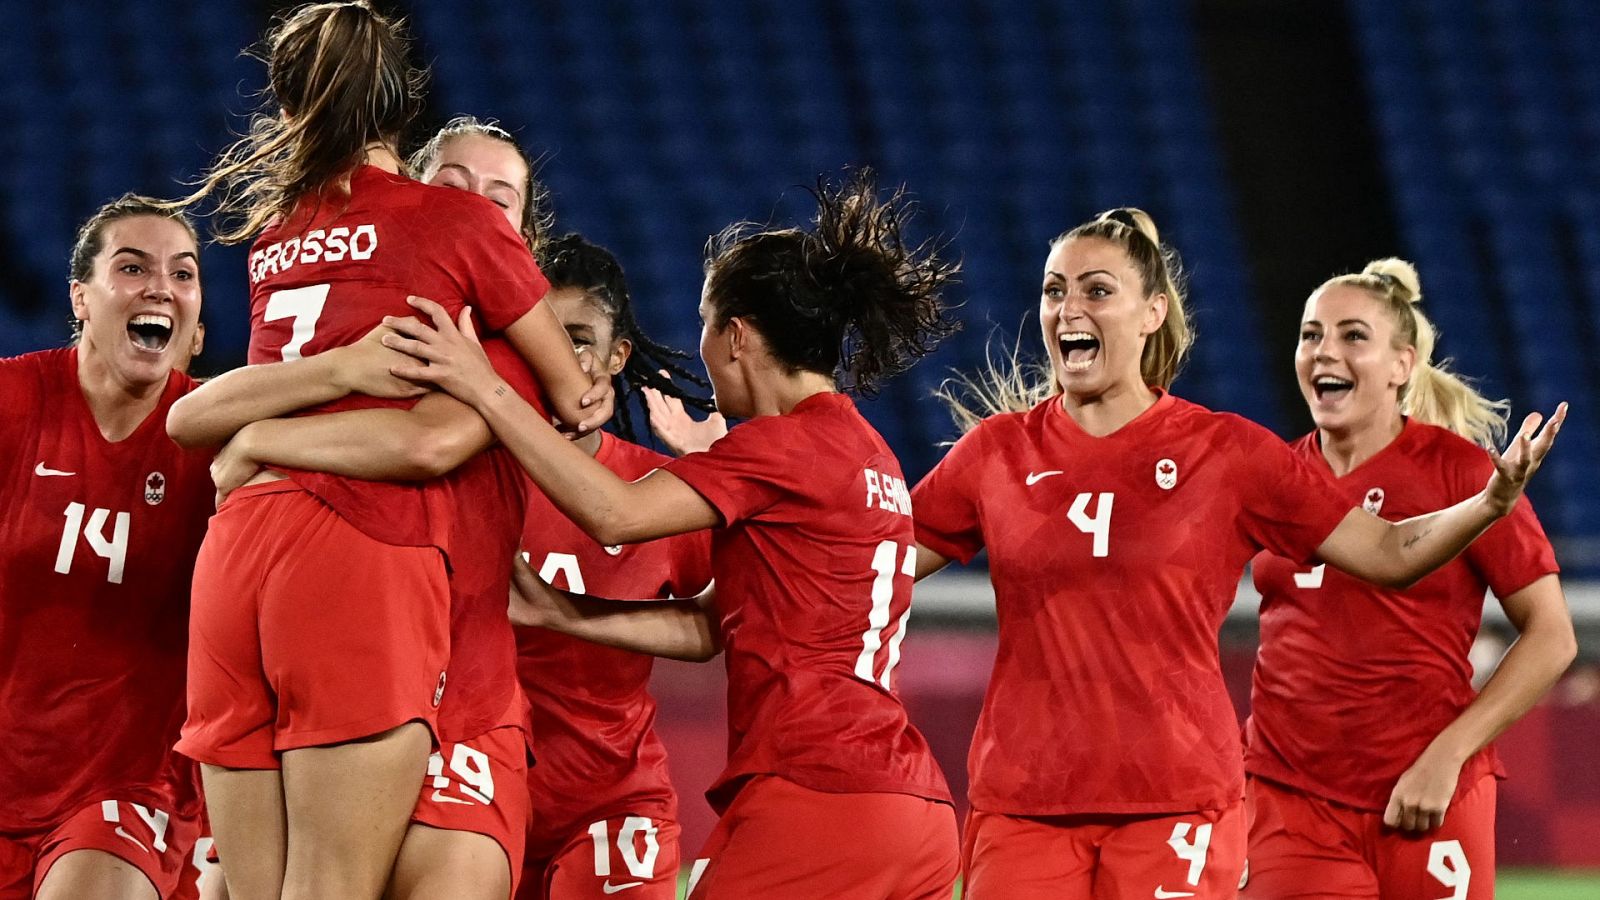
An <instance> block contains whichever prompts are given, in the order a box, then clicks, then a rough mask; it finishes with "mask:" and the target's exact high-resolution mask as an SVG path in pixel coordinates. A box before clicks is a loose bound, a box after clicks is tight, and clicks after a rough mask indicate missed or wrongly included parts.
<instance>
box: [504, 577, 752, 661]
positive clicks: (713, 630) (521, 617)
mask: <svg viewBox="0 0 1600 900" xmlns="http://www.w3.org/2000/svg"><path fill="white" fill-rule="evenodd" d="M714 589H715V588H714V586H713V587H708V588H706V590H705V592H704V593H702V594H701V595H700V596H699V597H694V598H689V599H684V600H652V601H619V600H605V599H601V598H599V597H589V596H585V595H582V594H573V593H569V592H567V591H560V590H557V589H555V588H553V587H551V586H550V585H548V584H546V583H545V582H544V580H543V579H541V578H540V577H539V576H538V575H536V574H535V573H534V571H533V569H532V568H531V567H529V566H528V564H527V562H525V561H524V560H522V559H520V558H519V559H517V560H516V563H515V565H514V566H513V568H512V570H511V607H510V615H511V622H512V624H513V625H521V626H528V627H536V628H548V629H550V630H551V631H557V632H560V633H562V634H566V635H570V636H572V637H575V638H579V639H581V640H586V641H590V642H592V643H596V644H604V645H605V646H607V647H617V648H619V649H622V650H631V651H633V652H634V653H643V654H646V655H648V656H661V657H665V658H667V659H681V660H686V661H688V662H705V661H706V660H708V659H711V658H712V657H714V656H716V655H717V654H718V653H720V652H721V651H722V646H721V641H720V640H719V638H718V636H717V625H716V622H715V620H714V619H713V617H712V614H711V610H712V609H713V608H714V606H713V603H714V600H713V597H712V594H713V591H714Z"/></svg>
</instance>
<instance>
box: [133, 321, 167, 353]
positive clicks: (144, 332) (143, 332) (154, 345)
mask: <svg viewBox="0 0 1600 900" xmlns="http://www.w3.org/2000/svg"><path fill="white" fill-rule="evenodd" d="M128 340H129V341H130V342H131V343H132V344H133V346H134V349H136V350H140V351H142V352H146V353H161V352H162V351H164V350H166V349H167V344H168V343H170V342H171V341H172V317H171V316H168V315H164V314H162V313H140V314H139V315H137V316H134V317H133V318H131V319H129V320H128Z"/></svg>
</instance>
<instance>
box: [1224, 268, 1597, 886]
mask: <svg viewBox="0 0 1600 900" xmlns="http://www.w3.org/2000/svg"><path fill="white" fill-rule="evenodd" d="M1421 299H1422V291H1421V284H1420V282H1419V281H1418V278H1417V272H1416V269H1415V268H1413V267H1412V266H1411V264H1409V263H1406V262H1403V261H1401V260H1397V259H1386V260H1379V261H1377V262H1374V263H1371V264H1370V265H1368V266H1367V267H1366V268H1365V269H1364V270H1363V271H1362V272H1361V273H1360V274H1357V275H1342V276H1340V277H1338V278H1334V279H1332V280H1330V281H1328V282H1327V283H1325V284H1323V285H1322V286H1321V287H1319V288H1317V290H1316V291H1315V292H1314V293H1312V295H1311V298H1310V299H1309V300H1308V301H1307V302H1306V308H1305V316H1304V319H1303V320H1302V322H1301V324H1300V343H1299V349H1298V351H1297V352H1296V353H1295V375H1296V378H1297V379H1298V381H1299V383H1300V392H1301V394H1302V395H1303V396H1304V397H1305V399H1306V405H1307V406H1308V407H1310V409H1311V416H1312V419H1313V420H1314V421H1315V423H1316V426H1317V430H1316V431H1314V432H1312V433H1311V434H1309V435H1307V436H1306V437H1304V438H1302V439H1301V440H1299V441H1298V442H1296V443H1295V444H1294V445H1293V446H1294V450H1295V451H1296V452H1297V453H1299V454H1300V455H1301V456H1302V457H1303V458H1304V459H1306V460H1307V461H1308V463H1309V464H1310V465H1311V466H1312V468H1314V469H1317V470H1319V471H1321V472H1323V473H1325V474H1327V475H1329V476H1331V478H1332V479H1333V480H1334V482H1335V484H1336V487H1334V488H1333V489H1332V490H1333V491H1334V492H1335V494H1336V496H1338V497H1339V499H1341V500H1342V501H1344V502H1346V503H1351V504H1360V505H1361V506H1362V507H1364V508H1365V509H1366V510H1367V511H1368V512H1371V513H1374V514H1377V515H1381V516H1383V517H1384V518H1387V519H1401V518H1405V517H1406V516H1411V515H1415V514H1417V513H1419V512H1421V511H1424V510H1428V509H1436V508H1439V507H1441V506H1446V505H1448V504H1451V503H1456V502H1458V501H1461V500H1463V499H1465V498H1468V497H1470V496H1472V494H1474V493H1475V492H1476V491H1477V490H1478V488H1479V486H1481V485H1482V484H1483V483H1484V481H1485V480H1486V479H1488V478H1489V477H1490V474H1491V473H1492V471H1493V467H1492V466H1491V464H1490V462H1489V460H1488V458H1487V457H1486V456H1485V454H1484V453H1483V450H1482V449H1480V445H1481V446H1483V447H1492V446H1494V445H1495V444H1496V443H1497V442H1498V441H1499V439H1500V437H1501V435H1503V434H1504V432H1505V413H1504V404H1497V403H1493V402H1491V401H1489V400H1487V399H1485V398H1484V397H1483V396H1482V395H1480V394H1478V393H1477V392H1476V391H1475V390H1473V389H1472V388H1471V387H1470V386H1468V385H1467V384H1465V383H1464V382H1462V381H1461V380H1460V379H1458V378H1457V377H1456V376H1455V375H1453V374H1451V373H1449V372H1447V371H1445V370H1444V369H1443V367H1442V366H1439V365H1436V364H1434V363H1433V361H1432V358H1431V357H1432V354H1433V345H1434V331H1433V325H1432V323H1430V322H1429V321H1428V319H1427V317H1426V316H1425V315H1424V314H1423V312H1422V308H1421V307H1420V306H1419V305H1418V302H1419V301H1420V300H1421ZM1252 571H1253V572H1254V575H1255V582H1256V586H1257V588H1259V589H1260V591H1261V597H1262V606H1261V655H1260V657H1259V658H1258V660H1257V662H1256V669H1255V684H1254V688H1253V690H1252V692H1251V717H1250V722H1249V724H1248V726H1247V728H1246V733H1245V737H1246V745H1247V747H1246V755H1245V771H1246V772H1248V773H1249V775H1250V776H1251V777H1250V781H1249V784H1248V791H1247V794H1248V798H1249V799H1248V802H1249V805H1250V813H1251V815H1250V840H1249V845H1250V854H1249V859H1250V868H1249V880H1248V883H1247V885H1246V887H1245V892H1244V893H1245V896H1247V897H1261V898H1275V900H1276V898H1288V897H1310V896H1317V897H1329V896H1338V897H1378V896H1383V897H1394V898H1402V900H1404V898H1416V900H1423V898H1436V897H1440V896H1445V895H1447V894H1448V895H1450V896H1453V897H1456V898H1470V900H1477V898H1480V897H1482V898H1488V897H1492V896H1494V859H1495V857H1494V808H1495V777H1496V775H1497V774H1498V772H1499V765H1498V763H1497V762H1496V760H1495V755H1494V750H1493V749H1492V748H1490V747H1489V742H1490V741H1491V740H1493V739H1494V738H1495V736H1497V735H1498V734H1500V733H1501V732H1502V731H1504V730H1505V729H1506V728H1507V727H1508V726H1509V725H1510V724H1511V723H1512V722H1514V721H1516V720H1517V719H1518V718H1520V717H1521V716H1522V714H1523V713H1525V712H1527V711H1528V708H1529V707H1531V706H1532V705H1533V703H1534V701H1536V700H1538V698H1539V697H1540V696H1542V695H1543V694H1544V693H1545V691H1547V690H1549V688H1550V686H1551V685H1552V684H1554V683H1555V681H1556V679H1557V678H1558V677H1560V675H1561V673H1562V671H1563V670H1564V669H1566V667H1567V664H1568V663H1570V662H1571V661H1572V658H1573V656H1574V655H1575V654H1576V652H1577V642H1576V639H1575V638H1574V636H1573V633H1572V619H1571V616H1570V614H1569V613H1568V612H1567V608H1566V598H1565V597H1564V596H1563V595H1562V593H1561V584H1560V581H1559V579H1558V578H1557V575H1556V571H1557V567H1556V560H1555V555H1554V553H1553V552H1552V551H1551V548H1550V542H1549V541H1548V540H1547V539H1546V538H1545V535H1544V531H1543V529H1541V528H1540V527H1539V520H1538V519H1537V518H1535V516H1534V514H1533V509H1532V507H1530V506H1529V505H1528V502H1527V500H1526V499H1524V500H1521V501H1518V502H1517V504H1516V506H1515V507H1514V508H1513V510H1512V512H1511V514H1510V515H1509V516H1507V517H1506V518H1505V520H1504V521H1501V522H1499V523H1497V524H1495V525H1494V526H1493V527H1491V528H1490V529H1489V530H1488V531H1487V532H1485V533H1484V535H1483V537H1481V538H1479V539H1478V540H1477V541H1475V542H1474V543H1473V544H1472V546H1471V547H1468V548H1467V550H1466V552H1465V553H1463V554H1462V555H1461V556H1460V557H1458V558H1457V559H1455V560H1453V561H1452V562H1450V563H1448V564H1446V565H1445V566H1444V567H1443V568H1441V569H1440V570H1439V571H1438V572H1436V573H1434V574H1432V575H1430V576H1428V577H1427V578H1424V579H1422V580H1421V581H1419V582H1417V583H1416V585H1414V586H1412V587H1410V588H1408V589H1406V590H1393V589H1384V588H1379V587H1374V586H1372V585H1369V584H1366V583H1365V582H1361V581H1357V580H1355V579H1353V578H1350V577H1349V576H1347V575H1344V574H1342V573H1340V572H1330V571H1328V570H1327V569H1326V568H1324V567H1322V566H1317V567H1315V568H1307V567H1304V566H1297V565H1295V563H1293V562H1291V561H1290V560H1286V559H1281V558H1279V557H1276V556H1272V555H1270V554H1265V553H1264V554H1262V555H1260V556H1258V557H1256V560H1255V564H1254V566H1253V567H1252ZM1491 589H1492V590H1493V591H1494V593H1495V596H1497V597H1499V598H1501V599H1500V603H1501V605H1502V606H1503V607H1504V608H1505V611H1506V615H1507V617H1508V618H1510V619H1511V621H1512V623H1513V624H1514V625H1515V626H1516V627H1517V630H1518V631H1520V632H1521V638H1520V639H1519V640H1518V641H1517V642H1516V643H1515V644H1513V645H1512V647H1511V650H1510V652H1508V653H1507V654H1506V657H1505V660H1504V662H1502V663H1501V665H1500V668H1499V669H1498V670H1497V671H1496V672H1495V674H1494V676H1493V677H1492V678H1490V679H1489V682H1488V683H1487V684H1486V685H1485V686H1484V689H1483V692H1482V693H1481V694H1477V695H1476V696H1474V692H1473V689H1472V665H1471V663H1470V662H1469V661H1468V659H1467V653H1468V650H1469V649H1470V648H1471V646H1472V641H1473V638H1474V636H1476V634H1477V633H1478V625H1479V620H1480V619H1481V618H1482V614H1483V599H1484V592H1485V591H1486V590H1491ZM1452 891H1453V893H1452Z"/></svg>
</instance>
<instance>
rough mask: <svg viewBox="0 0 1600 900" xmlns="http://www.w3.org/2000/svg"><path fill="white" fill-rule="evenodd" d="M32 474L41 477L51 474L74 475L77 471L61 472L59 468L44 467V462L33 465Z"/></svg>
mask: <svg viewBox="0 0 1600 900" xmlns="http://www.w3.org/2000/svg"><path fill="white" fill-rule="evenodd" d="M33 474H35V475H38V476H39V477H41V478H45V477H48V476H51V475H76V474H78V473H77V472H63V471H61V470H60V469H51V468H48V467H46V466H45V464H44V463H39V464H38V465H37V466H34V467H33Z"/></svg>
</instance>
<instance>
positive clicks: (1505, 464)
mask: <svg viewBox="0 0 1600 900" xmlns="http://www.w3.org/2000/svg"><path fill="white" fill-rule="evenodd" d="M1566 417H1567V404H1565V403H1563V404H1561V405H1560V406H1558V407H1556V412H1555V415H1553V416H1551V417H1550V421H1549V422H1547V423H1546V424H1545V426H1544V428H1543V429H1541V428H1540V427H1539V424H1540V422H1541V421H1542V420H1543V416H1541V415H1540V414H1538V413H1529V414H1528V417H1527V418H1526V419H1524V420H1523V422H1522V427H1521V428H1519V429H1517V433H1516V435H1515V436H1514V437H1513V438H1512V439H1511V446H1509V447H1508V448H1506V452H1505V453H1504V454H1503V455H1502V454H1499V453H1495V452H1494V451H1493V450H1491V451H1489V452H1490V455H1491V456H1492V457H1493V458H1494V466H1495V471H1494V474H1493V475H1492V476H1490V478H1489V483H1488V485H1486V486H1485V487H1484V489H1483V490H1481V491H1479V492H1478V493H1477V494H1475V495H1473V496H1471V497H1469V498H1467V499H1466V500H1463V501H1461V502H1460V503H1457V504H1456V505H1454V506H1451V507H1448V508H1446V509H1441V510H1439V511H1437V512H1431V513H1428V514H1426V515H1421V516H1413V517H1411V518H1409V519H1405V520H1404V521H1400V522H1386V521H1384V520H1383V519H1380V518H1378V517H1377V516H1375V515H1373V514H1371V513H1369V512H1367V511H1366V510H1362V509H1352V510H1351V511H1350V513H1349V515H1347V516H1345V517H1344V519H1343V520H1342V521H1341V522H1340V523H1339V525H1338V527H1336V528H1334V530H1333V533H1332V534H1330V535H1328V538H1327V540H1325V541H1323V542H1322V545H1321V546H1319V547H1318V548H1317V556H1318V557H1319V558H1321V559H1322V561H1323V562H1326V563H1330V564H1332V565H1333V566H1334V567H1336V568H1339V569H1342V570H1344V571H1346V572H1349V573H1350V574H1351V575H1354V576H1356V577H1357V578H1360V579H1363V580H1365V581H1370V582H1372V583H1373V584H1380V585H1383V586H1385V587H1392V588H1407V587H1410V586H1411V585H1413V584H1415V583H1416V582H1417V581H1418V580H1419V579H1421V578H1422V577H1423V576H1425V575H1427V574H1428V573H1429V572H1432V571H1433V570H1434V569H1437V568H1439V567H1440V566H1442V565H1444V564H1445V563H1447V562H1449V561H1450V560H1452V559H1455V557H1456V556H1457V555H1458V554H1459V553H1460V552H1461V551H1462V550H1465V549H1466V548H1467V545H1468V544H1470V543H1472V542H1473V540H1474V539H1476V538H1477V537H1478V535H1480V534H1482V533H1483V532H1484V531H1485V530H1486V529H1487V528H1488V527H1489V526H1490V525H1493V524H1494V523H1495V522H1496V521H1497V520H1498V519H1500V518H1501V517H1503V516H1505V515H1507V514H1508V513H1510V512H1511V509H1512V507H1514V506H1516V503H1517V500H1518V499H1520V498H1521V497H1522V492H1523V489H1524V488H1526V487H1527V484H1528V481H1529V480H1530V479H1531V478H1533V475H1534V473H1535V472H1537V471H1538V470H1539V466H1540V464H1542V463H1543V462H1544V458H1545V456H1546V455H1547V454H1549V452H1550V448H1551V447H1552V446H1553V445H1554V444H1555V440H1556V435H1557V434H1558V433H1559V432H1560V430H1561V423H1562V422H1563V421H1565V420H1566Z"/></svg>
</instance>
